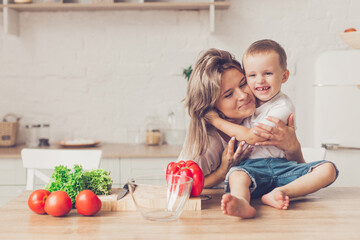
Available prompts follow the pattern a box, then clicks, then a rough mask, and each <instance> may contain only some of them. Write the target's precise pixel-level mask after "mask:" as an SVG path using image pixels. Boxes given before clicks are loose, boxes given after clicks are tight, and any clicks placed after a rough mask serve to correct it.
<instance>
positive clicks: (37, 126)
mask: <svg viewBox="0 0 360 240" xmlns="http://www.w3.org/2000/svg"><path fill="white" fill-rule="evenodd" d="M39 127H40V124H32V125H30V124H29V125H25V128H39Z"/></svg>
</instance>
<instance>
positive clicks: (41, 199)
mask: <svg viewBox="0 0 360 240" xmlns="http://www.w3.org/2000/svg"><path fill="white" fill-rule="evenodd" d="M49 195H50V192H49V191H47V190H45V189H38V190H35V191H34V192H32V193H31V195H30V197H29V200H28V206H29V208H30V209H31V210H32V211H34V212H36V213H38V214H45V213H46V212H45V210H44V206H45V202H46V199H47V197H48V196H49Z"/></svg>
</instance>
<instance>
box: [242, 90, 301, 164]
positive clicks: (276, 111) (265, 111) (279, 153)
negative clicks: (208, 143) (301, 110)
mask: <svg viewBox="0 0 360 240" xmlns="http://www.w3.org/2000/svg"><path fill="white" fill-rule="evenodd" d="M291 113H294V114H295V107H294V104H293V103H292V101H291V99H290V98H289V97H288V96H286V95H285V94H283V93H282V92H279V93H278V94H277V95H276V96H275V97H273V98H272V99H271V100H269V101H268V102H266V103H264V104H263V105H261V106H260V107H258V108H256V110H255V113H254V114H253V115H252V116H251V117H248V118H246V119H245V120H244V122H243V125H244V126H245V127H247V128H253V127H254V126H255V125H254V124H255V123H263V124H266V125H269V126H272V127H275V126H276V125H275V124H274V123H273V122H270V121H268V120H266V119H265V118H266V117H267V116H272V117H276V118H278V119H280V120H281V121H283V122H284V123H285V124H287V121H288V118H289V116H290V114H291ZM255 158H285V152H284V151H283V150H281V149H279V148H277V147H274V146H255V148H254V150H253V151H252V153H251V155H250V157H249V159H255Z"/></svg>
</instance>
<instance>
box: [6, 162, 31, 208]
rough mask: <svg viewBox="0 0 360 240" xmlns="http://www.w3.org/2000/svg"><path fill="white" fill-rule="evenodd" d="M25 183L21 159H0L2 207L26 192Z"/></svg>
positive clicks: (24, 172)
mask: <svg viewBox="0 0 360 240" xmlns="http://www.w3.org/2000/svg"><path fill="white" fill-rule="evenodd" d="M25 183H26V171H25V169H24V168H23V166H22V161H21V159H0V206H1V205H3V204H5V203H6V202H8V201H10V200H11V199H13V198H14V197H16V196H17V195H19V193H21V192H22V191H24V189H25Z"/></svg>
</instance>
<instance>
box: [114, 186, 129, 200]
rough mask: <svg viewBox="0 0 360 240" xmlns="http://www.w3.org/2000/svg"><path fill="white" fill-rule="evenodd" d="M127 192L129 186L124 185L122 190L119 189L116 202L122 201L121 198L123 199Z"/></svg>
mask: <svg viewBox="0 0 360 240" xmlns="http://www.w3.org/2000/svg"><path fill="white" fill-rule="evenodd" d="M128 192H129V186H128V184H127V183H126V184H125V185H124V186H123V188H122V189H121V192H120V193H119V195H118V196H117V198H116V199H117V200H120V199H122V198H123V197H125V195H126V194H127V193H128Z"/></svg>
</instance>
